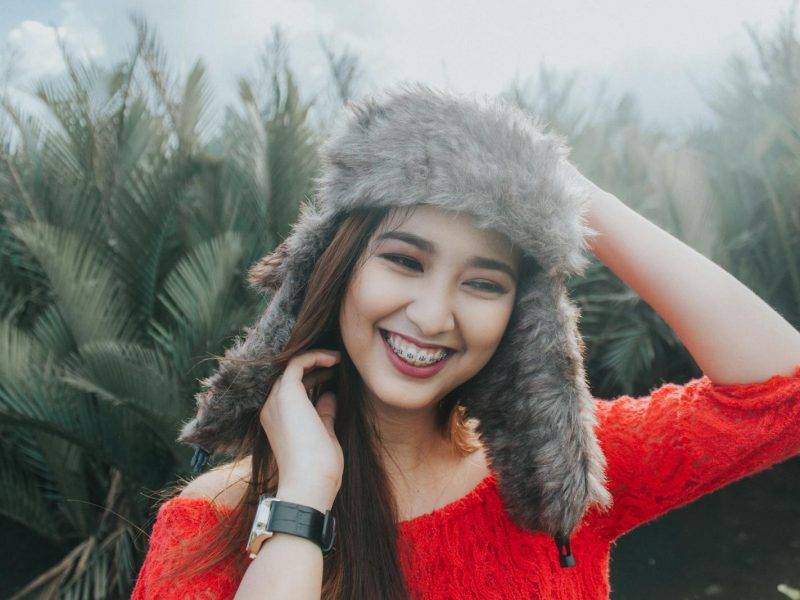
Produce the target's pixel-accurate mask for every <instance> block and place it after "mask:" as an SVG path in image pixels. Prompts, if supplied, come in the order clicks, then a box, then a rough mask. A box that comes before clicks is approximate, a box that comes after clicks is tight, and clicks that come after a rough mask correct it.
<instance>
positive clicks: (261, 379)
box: [177, 208, 337, 454]
mask: <svg viewBox="0 0 800 600" xmlns="http://www.w3.org/2000/svg"><path fill="white" fill-rule="evenodd" d="M336 226H337V225H336V222H335V219H334V218H333V217H331V216H326V215H322V214H319V213H318V212H316V211H315V210H313V209H312V208H306V209H305V210H304V211H303V212H302V213H301V218H300V220H299V221H298V222H297V223H296V224H295V226H294V229H293V231H292V233H291V234H290V235H289V236H288V237H287V238H286V240H285V241H284V242H283V243H282V244H281V245H280V246H279V247H278V249H276V251H275V252H273V253H272V254H270V255H268V256H267V257H265V258H264V259H262V260H261V261H259V263H258V264H257V265H256V266H254V267H253V268H251V274H252V277H249V280H250V282H251V284H253V283H255V285H256V286H257V287H258V286H261V287H260V289H272V288H271V287H270V286H274V285H276V284H278V282H279V285H278V286H277V290H276V292H275V294H274V295H273V296H272V298H271V299H270V301H269V304H268V305H267V308H266V309H265V311H264V313H263V314H262V315H261V317H260V318H259V320H258V322H257V323H256V324H255V326H254V327H247V328H245V332H246V335H245V337H244V339H241V338H237V339H236V340H235V341H234V343H233V345H232V346H230V347H229V348H228V349H227V350H226V351H225V356H224V358H233V359H243V360H253V359H262V358H265V357H268V356H274V355H275V354H278V353H279V352H282V351H283V350H284V348H285V347H286V344H287V342H288V341H289V338H290V336H291V333H292V329H293V328H294V324H295V321H296V319H297V315H298V313H299V311H300V306H301V305H302V302H303V299H304V298H305V291H306V288H307V285H308V280H309V279H310V277H311V274H312V272H313V271H314V267H315V266H316V264H317V261H318V260H319V257H320V256H321V255H322V252H323V251H324V249H325V248H326V247H327V245H328V244H329V243H330V240H331V239H332V238H333V235H334V234H335V230H336ZM273 259H274V260H273ZM261 263H263V265H262V264H261ZM262 266H263V268H262ZM273 368H274V367H273V365H271V364H268V363H266V364H263V363H262V364H252V365H251V364H238V363H236V362H230V361H224V360H223V361H220V364H219V367H218V369H217V370H216V372H215V373H213V374H212V375H211V376H209V377H207V378H205V379H203V380H201V382H200V383H201V388H202V389H201V391H200V392H198V393H197V394H195V401H196V403H197V407H198V412H197V415H196V416H195V417H194V418H193V419H192V420H191V421H188V422H187V423H185V424H184V425H183V426H182V427H181V430H180V434H179V436H178V438H177V441H179V442H182V443H184V444H194V445H197V446H201V447H202V448H205V449H206V451H207V452H209V453H214V452H217V451H221V452H225V453H228V454H235V453H236V451H237V450H238V449H239V448H240V447H241V445H242V444H243V443H244V442H245V441H246V434H247V433H248V428H249V427H250V426H251V425H252V420H253V419H256V418H257V417H258V412H259V410H260V409H261V406H262V405H263V402H264V400H265V398H266V396H267V394H268V393H269V389H268V388H267V382H268V380H269V379H270V376H271V375H272V370H273Z"/></svg>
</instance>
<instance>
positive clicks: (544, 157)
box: [178, 83, 611, 566]
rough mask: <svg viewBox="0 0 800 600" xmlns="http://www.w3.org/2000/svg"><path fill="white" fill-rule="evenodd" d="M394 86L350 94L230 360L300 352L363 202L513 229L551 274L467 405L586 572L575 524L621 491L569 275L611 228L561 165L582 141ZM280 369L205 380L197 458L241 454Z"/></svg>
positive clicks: (502, 483)
mask: <svg viewBox="0 0 800 600" xmlns="http://www.w3.org/2000/svg"><path fill="white" fill-rule="evenodd" d="M383 93H384V95H385V97H384V98H380V99H376V98H375V97H368V98H367V99H366V100H365V101H363V102H361V103H357V104H354V103H349V104H348V109H349V110H348V111H343V116H342V117H341V118H340V119H339V120H338V121H337V122H336V124H335V127H334V130H333V133H332V134H331V135H330V136H329V138H328V139H327V141H326V142H325V143H324V144H323V147H322V158H323V166H324V168H323V173H322V175H321V176H320V178H319V179H318V180H316V182H317V184H318V187H317V194H316V197H315V198H314V199H313V201H312V202H311V203H308V204H306V205H304V206H303V207H302V210H301V212H300V216H299V218H298V221H297V222H296V223H295V224H294V226H293V229H292V231H291V233H290V235H289V236H288V237H287V238H286V240H285V241H284V242H283V243H282V244H281V246H280V247H279V249H278V251H277V252H278V253H279V254H280V256H281V258H282V260H281V261H278V262H277V264H276V265H274V268H273V265H272V264H268V263H264V264H263V265H262V266H259V265H258V264H257V265H256V266H255V267H254V268H253V269H251V272H250V275H251V282H252V283H253V284H254V285H260V286H262V288H263V289H272V290H274V291H275V294H274V296H273V297H272V299H271V300H270V303H269V306H268V307H267V309H266V311H265V313H264V315H263V316H262V317H261V319H260V320H259V321H258V323H257V324H256V326H255V327H254V328H252V329H251V328H248V329H247V334H246V338H245V339H244V340H237V341H236V343H235V344H234V345H233V347H231V348H229V349H228V350H227V351H226V357H230V356H232V357H235V358H255V357H263V356H265V355H271V354H275V353H277V352H279V351H281V350H282V349H283V348H284V347H285V344H286V342H287V340H288V338H289V334H290V332H291V329H292V327H293V325H294V322H295V318H296V316H297V313H298V310H299V308H300V305H301V303H302V300H303V295H304V291H305V287H306V282H307V279H308V278H309V276H310V274H311V272H312V270H313V268H314V265H315V263H316V262H317V260H318V258H319V256H320V255H321V253H322V251H323V250H324V249H325V248H326V247H327V246H328V244H329V242H330V241H331V239H332V238H333V236H334V233H335V232H336V229H337V223H338V222H339V221H338V219H339V218H340V217H341V216H342V215H343V214H346V213H348V212H349V211H352V210H353V209H356V208H359V207H365V206H375V207H392V206H408V205H414V204H429V205H434V206H438V207H441V208H444V209H450V210H457V211H464V212H467V213H470V214H471V215H472V216H473V217H474V223H475V225H476V227H479V228H485V229H491V230H495V231H499V232H501V233H503V234H505V235H506V236H507V237H508V238H509V239H510V240H511V241H512V242H513V243H514V244H516V245H517V246H518V247H519V248H520V249H521V250H522V260H523V261H528V263H527V264H529V265H531V264H533V265H535V266H536V268H532V269H529V270H526V271H525V273H526V275H525V277H523V278H522V279H521V280H520V281H519V282H518V286H517V301H516V305H515V307H514V311H513V312H512V315H511V318H510V321H509V324H508V326H507V328H506V332H505V334H504V339H503V341H502V342H501V344H500V346H499V347H498V349H497V350H496V351H495V353H494V355H493V356H492V358H491V359H490V361H489V362H488V364H487V365H486V366H485V367H484V368H483V369H482V370H481V371H480V372H479V373H478V374H477V375H475V376H474V378H473V379H472V380H471V381H470V384H469V385H467V386H465V388H466V392H465V396H464V397H463V398H461V399H459V402H460V403H461V404H463V405H464V407H465V411H466V414H467V416H468V417H469V418H475V419H477V420H478V422H479V424H478V425H477V429H478V433H479V435H480V438H481V440H482V441H483V443H484V445H485V447H486V450H487V455H488V458H489V460H490V462H491V465H492V470H493V472H494V473H495V474H496V476H497V481H498V491H499V493H500V495H501V497H502V498H503V501H504V504H505V507H506V510H507V513H508V515H509V517H510V518H511V519H512V520H513V521H514V522H515V523H516V524H518V525H519V526H520V527H523V528H525V529H528V530H530V531H538V530H541V531H545V532H547V533H548V534H550V535H551V536H553V537H554V538H555V541H556V545H557V548H558V553H559V559H560V564H561V565H562V566H572V565H574V564H575V560H574V557H573V556H572V555H571V551H570V547H569V538H570V536H571V534H572V532H573V530H574V529H575V528H576V527H577V525H578V524H579V523H580V521H581V519H582V517H583V515H584V513H585V511H586V510H587V508H588V504H589V503H591V502H597V503H599V504H600V505H602V506H604V507H607V506H609V505H610V503H611V496H610V494H609V492H608V491H607V489H606V488H605V485H606V481H605V467H606V462H605V457H604V455H603V453H602V451H601V449H600V446H599V444H598V442H597V440H596V438H595V433H594V427H595V424H596V420H595V413H594V399H593V398H592V395H591V394H590V392H589V389H588V384H587V381H586V376H585V372H584V367H583V354H584V344H583V340H582V338H581V336H580V333H579V332H578V327H577V324H578V319H579V316H580V310H579V309H578V308H577V307H576V306H575V305H574V304H573V303H572V302H571V301H570V300H569V298H568V294H567V288H566V284H565V280H566V277H567V276H568V275H570V274H583V272H584V271H585V268H586V266H587V265H588V264H589V260H588V259H587V258H586V256H585V255H584V253H585V252H586V251H587V250H588V246H587V243H586V238H587V237H590V236H593V235H596V234H597V232H595V231H593V230H592V229H590V228H589V227H588V226H587V225H586V224H585V223H584V221H583V214H584V212H585V210H586V206H587V195H586V192H584V191H582V189H581V188H579V187H575V186H573V185H571V182H570V179H569V177H568V176H567V175H565V173H564V171H563V170H561V169H559V168H558V167H559V164H560V163H561V161H566V159H567V157H568V155H569V152H570V149H569V147H568V146H567V144H566V142H565V140H564V138H562V137H560V136H559V135H556V134H553V133H544V131H543V127H542V123H541V121H540V119H539V118H538V117H534V118H531V117H530V116H528V115H526V114H525V113H524V112H522V111H521V110H520V109H518V108H516V107H514V106H513V105H510V104H508V103H505V102H502V101H500V100H490V99H487V98H486V97H484V98H482V99H474V98H466V97H459V96H456V95H454V94H451V93H446V92H443V91H439V90H433V89H431V88H430V87H428V86H427V85H425V84H422V83H407V84H401V85H400V86H398V87H397V88H396V89H393V90H385V91H384V92H383ZM270 256H271V257H272V258H274V256H275V254H274V253H273V255H270ZM263 260H264V259H262V261H263ZM269 369H270V366H269V365H266V366H258V367H250V366H248V367H244V366H240V365H235V364H231V363H223V364H222V365H221V366H220V367H219V369H218V370H217V372H216V373H215V374H213V375H212V376H210V377H208V378H207V379H205V380H203V382H202V383H203V385H204V387H205V390H204V391H202V392H199V393H198V394H197V396H196V400H197V408H198V413H197V416H195V418H194V419H192V420H191V421H189V422H187V423H185V425H184V426H183V427H182V429H181V432H180V435H179V437H178V441H180V442H183V443H186V444H194V445H196V447H197V452H196V454H195V457H194V458H193V464H194V465H195V466H196V467H199V468H202V465H203V464H205V459H206V458H207V456H208V453H209V452H215V451H218V450H223V451H228V452H233V451H235V450H236V449H237V448H238V446H237V444H238V443H239V441H240V440H241V439H242V437H243V436H244V433H245V431H246V430H247V428H248V427H249V426H251V425H252V422H253V419H255V418H257V414H258V412H259V410H260V408H261V405H262V401H263V399H264V398H265V397H266V395H267V393H268V391H269V390H267V389H265V384H264V382H265V380H266V378H267V376H268V375H269ZM562 546H565V547H566V556H565V555H564V554H563V553H562Z"/></svg>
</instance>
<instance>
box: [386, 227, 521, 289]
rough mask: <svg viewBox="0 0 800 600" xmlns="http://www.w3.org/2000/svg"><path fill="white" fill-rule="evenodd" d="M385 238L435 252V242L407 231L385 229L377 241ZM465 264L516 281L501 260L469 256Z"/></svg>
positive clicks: (509, 268) (506, 264)
mask: <svg viewBox="0 0 800 600" xmlns="http://www.w3.org/2000/svg"><path fill="white" fill-rule="evenodd" d="M385 239H395V240H400V241H401V242H406V243H408V244H411V245H412V246H416V247H417V248H419V249H420V250H422V251H424V252H428V253H429V254H436V244H434V243H433V242H431V241H429V240H426V239H425V238H423V237H420V236H418V235H416V234H414V233H409V232H407V231H387V232H386V233H382V234H381V235H379V236H378V241H381V240H385ZM467 264H469V265H470V266H471V267H478V268H479V269H493V270H495V271H502V272H503V273H505V274H507V275H508V276H509V277H511V279H513V280H514V283H517V275H516V273H514V269H512V268H511V265H509V264H508V263H506V262H503V261H501V260H496V259H494V258H489V257H487V256H471V257H470V259H469V262H468V263H467Z"/></svg>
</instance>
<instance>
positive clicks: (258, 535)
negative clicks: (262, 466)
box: [246, 494, 336, 558]
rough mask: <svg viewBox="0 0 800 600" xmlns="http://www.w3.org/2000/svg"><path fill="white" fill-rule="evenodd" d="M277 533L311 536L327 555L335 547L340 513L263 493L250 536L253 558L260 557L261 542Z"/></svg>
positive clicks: (250, 548)
mask: <svg viewBox="0 0 800 600" xmlns="http://www.w3.org/2000/svg"><path fill="white" fill-rule="evenodd" d="M273 533H290V534H292V535H296V536H299V537H304V538H306V539H309V540H311V541H312V542H315V543H317V544H319V546H320V548H321V549H322V556H327V555H328V554H330V552H331V551H332V549H333V540H334V538H335V537H336V517H334V516H333V514H331V511H330V510H326V511H325V512H324V513H322V512H320V511H318V510H317V509H316V508H312V507H310V506H305V505H303V504H296V503H295V502H289V501H288V500H281V499H280V498H277V497H275V496H270V495H268V494H261V495H260V496H259V497H258V508H257V509H256V516H255V518H254V519H253V526H252V527H251V529H250V536H249V537H248V538H247V548H246V550H247V552H248V553H249V554H250V558H255V557H256V554H257V553H258V551H259V550H260V549H261V545H262V544H263V543H264V542H265V541H266V540H268V539H269V538H271V537H272V534H273Z"/></svg>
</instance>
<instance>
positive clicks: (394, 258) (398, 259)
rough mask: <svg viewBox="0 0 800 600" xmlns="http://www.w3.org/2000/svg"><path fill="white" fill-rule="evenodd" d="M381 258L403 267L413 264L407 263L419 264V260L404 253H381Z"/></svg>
mask: <svg viewBox="0 0 800 600" xmlns="http://www.w3.org/2000/svg"><path fill="white" fill-rule="evenodd" d="M381 256H382V257H383V258H385V259H386V260H388V261H391V262H393V263H397V264H399V265H403V266H404V267H408V268H410V269H411V268H413V266H409V265H408V263H412V265H419V262H418V261H416V260H414V259H413V258H411V257H410V256H405V255H404V254H381Z"/></svg>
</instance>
